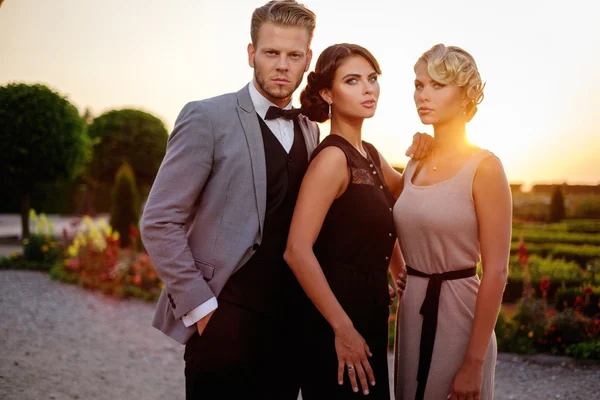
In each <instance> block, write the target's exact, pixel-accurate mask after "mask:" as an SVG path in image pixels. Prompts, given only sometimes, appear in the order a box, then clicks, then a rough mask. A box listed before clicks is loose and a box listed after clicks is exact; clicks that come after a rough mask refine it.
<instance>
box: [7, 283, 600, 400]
mask: <svg viewBox="0 0 600 400" xmlns="http://www.w3.org/2000/svg"><path fill="white" fill-rule="evenodd" d="M0 288H1V289H2V290H0V399H7V400H13V399H14V400H17V399H18V400H34V399H35V400H39V399H57V400H58V399H61V400H62V399H94V400H103V399H107V400H108V399H110V400H113V399H132V398H135V399H144V400H153V399H173V400H183V399H184V398H185V396H184V380H183V367H184V365H183V359H182V357H183V346H181V345H180V344H178V343H176V342H175V341H173V340H171V339H168V338H167V337H166V336H164V335H163V334H162V333H160V332H159V331H157V330H156V329H154V328H152V327H151V326H150V320H151V318H152V313H153V310H154V305H153V304H151V303H145V302H142V301H139V300H127V301H117V300H114V299H112V298H109V297H107V296H104V295H101V294H96V293H92V292H89V291H86V290H83V289H81V288H79V287H76V286H72V285H65V284H61V283H58V282H55V281H52V280H51V279H50V278H49V277H48V275H47V274H44V273H40V272H25V271H0ZM556 360H557V359H556V358H551V357H550V358H548V357H547V358H542V360H537V361H536V362H532V361H528V360H526V359H523V358H522V357H513V356H510V355H506V354H501V355H500V357H499V361H498V365H497V370H496V400H509V399H528V400H529V399H531V400H538V399H539V400H547V399H574V400H576V399H600V365H595V366H587V367H586V366H579V365H575V364H573V363H571V362H568V360H567V362H563V363H561V362H560V361H561V360H559V362H557V361H556Z"/></svg>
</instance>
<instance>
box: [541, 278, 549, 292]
mask: <svg viewBox="0 0 600 400" xmlns="http://www.w3.org/2000/svg"><path fill="white" fill-rule="evenodd" d="M549 289H550V278H549V277H547V276H544V277H542V279H541V280H540V290H541V291H542V293H545V292H547V291H548V290H549Z"/></svg>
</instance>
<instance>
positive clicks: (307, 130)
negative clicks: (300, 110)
mask: <svg viewBox="0 0 600 400" xmlns="http://www.w3.org/2000/svg"><path fill="white" fill-rule="evenodd" d="M298 123H299V125H300V130H301V131H302V136H304V142H305V143H306V150H307V152H308V158H309V160H310V155H311V154H312V152H313V150H314V149H315V147H317V145H318V144H319V143H318V142H319V139H318V132H317V129H315V127H314V124H313V123H312V122H311V121H310V120H309V119H308V118H306V117H305V116H304V115H299V116H298Z"/></svg>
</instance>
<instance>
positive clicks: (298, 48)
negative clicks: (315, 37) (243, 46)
mask: <svg viewBox="0 0 600 400" xmlns="http://www.w3.org/2000/svg"><path fill="white" fill-rule="evenodd" d="M308 40H309V35H308V31H307V30H306V28H302V27H289V26H285V27H284V26H279V25H275V24H272V23H265V24H264V25H263V26H262V27H261V28H260V30H259V31H258V39H257V40H256V47H255V46H254V45H252V44H249V45H248V63H249V64H250V66H251V67H252V68H254V81H255V85H256V86H257V87H256V88H257V89H258V91H259V92H260V93H261V94H262V95H263V96H265V97H266V98H267V99H268V100H269V101H271V102H272V103H274V104H276V105H278V106H279V107H285V106H286V105H287V104H288V103H289V102H290V99H291V97H292V94H293V93H294V91H295V90H296V89H297V88H298V86H300V82H302V77H303V76H304V73H305V72H306V71H308V68H309V66H310V60H311V58H312V51H311V50H309V49H308Z"/></svg>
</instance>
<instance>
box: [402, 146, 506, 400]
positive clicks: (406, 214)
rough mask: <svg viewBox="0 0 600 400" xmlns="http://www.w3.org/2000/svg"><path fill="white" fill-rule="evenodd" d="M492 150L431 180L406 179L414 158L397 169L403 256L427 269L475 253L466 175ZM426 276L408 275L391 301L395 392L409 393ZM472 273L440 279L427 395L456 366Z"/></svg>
mask: <svg viewBox="0 0 600 400" xmlns="http://www.w3.org/2000/svg"><path fill="white" fill-rule="evenodd" d="M489 156H493V154H492V153H490V152H489V151H487V150H483V149H478V150H476V151H475V152H474V153H473V154H472V155H471V156H470V158H469V159H467V161H465V163H464V164H463V166H462V167H461V168H460V169H459V171H458V172H457V174H456V175H455V176H454V177H452V178H450V179H449V180H446V181H443V182H440V183H436V184H433V185H430V186H416V185H414V184H413V183H412V178H413V174H414V172H415V168H416V167H417V165H418V162H415V161H410V162H409V163H408V165H407V167H406V171H405V172H404V181H405V182H404V190H403V192H402V195H401V196H400V198H399V199H398V200H397V202H396V204H395V205H394V222H395V224H396V231H397V233H398V239H399V241H400V245H401V248H402V253H403V255H404V259H405V260H406V264H407V265H409V266H410V267H412V268H414V269H416V270H418V271H421V272H424V273H426V274H434V273H438V274H441V273H444V272H448V271H454V270H459V269H464V268H468V267H473V266H474V265H476V264H477V262H479V261H480V250H479V236H478V225H477V217H476V214H475V205H474V202H473V190H472V188H473V178H474V176H475V172H476V171H477V167H478V166H479V164H480V162H481V161H482V160H483V159H484V158H486V157H489ZM428 282H429V279H428V278H423V277H419V276H409V277H408V281H407V285H406V290H405V291H404V294H403V296H402V300H401V302H400V305H399V307H398V316H397V329H396V346H395V354H394V356H395V357H394V358H395V374H396V375H395V378H396V379H395V394H396V400H413V399H414V398H415V393H416V390H417V369H418V365H419V348H420V340H421V327H422V321H423V317H422V315H421V314H420V309H421V305H422V303H423V300H424V298H425V292H426V289H427V285H428ZM478 289H479V278H478V277H477V276H472V277H469V278H464V279H457V280H452V281H444V282H442V285H441V293H440V301H439V312H438V318H437V331H436V334H435V344H434V346H433V356H432V359H431V368H430V370H429V375H428V378H427V384H426V386H425V397H424V398H425V399H426V400H444V399H446V397H447V396H448V394H449V393H450V386H451V384H452V379H453V378H454V376H455V374H456V372H457V371H458V369H459V368H460V366H461V364H462V361H463V358H464V355H465V352H466V350H467V345H468V343H469V338H470V335H471V327H472V325H473V318H474V315H475V302H476V298H477V291H478ZM496 353H497V350H496V336H495V335H494V334H492V337H491V339H490V343H489V346H488V351H487V354H486V358H485V363H484V367H483V385H482V391H481V399H482V400H490V399H493V397H494V373H495V366H496Z"/></svg>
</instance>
